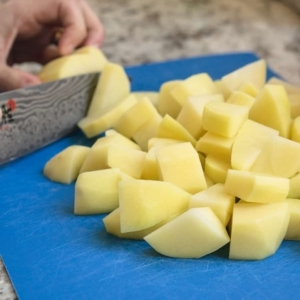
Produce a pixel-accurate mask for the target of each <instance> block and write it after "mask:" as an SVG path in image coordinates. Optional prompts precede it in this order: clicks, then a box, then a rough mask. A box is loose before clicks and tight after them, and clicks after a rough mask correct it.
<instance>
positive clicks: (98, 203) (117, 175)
mask: <svg viewBox="0 0 300 300" xmlns="http://www.w3.org/2000/svg"><path fill="white" fill-rule="evenodd" d="M121 180H122V175H121V172H120V170H119V169H108V170H100V171H93V172H86V173H82V174H80V175H79V177H78V179H77V181H76V185H75V203H74V213H75V214H76V215H92V214H102V213H108V212H111V211H113V210H114V209H116V208H117V207H118V206H119V197H118V182H119V181H121Z"/></svg>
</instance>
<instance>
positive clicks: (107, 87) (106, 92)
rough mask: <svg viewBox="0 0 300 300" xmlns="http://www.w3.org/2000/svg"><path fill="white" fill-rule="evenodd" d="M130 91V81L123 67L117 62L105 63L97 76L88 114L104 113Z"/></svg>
mask: <svg viewBox="0 0 300 300" xmlns="http://www.w3.org/2000/svg"><path fill="white" fill-rule="evenodd" d="M129 93H130V82H129V79H128V77H127V75H126V73H125V71H124V68H123V67H122V66H120V65H118V64H113V63H107V64H106V65H105V66H104V68H103V70H102V73H101V76H100V77H99V81H98V84H97V86H96V90H95V92H94V95H93V98H92V100H91V103H90V106H89V109H88V113H87V115H88V116H91V115H99V114H105V113H107V112H109V111H110V110H111V109H112V108H113V107H115V106H116V105H117V104H118V103H119V102H120V101H122V100H124V98H126V97H127V96H129Z"/></svg>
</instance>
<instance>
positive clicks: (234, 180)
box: [225, 170, 290, 203]
mask: <svg viewBox="0 0 300 300" xmlns="http://www.w3.org/2000/svg"><path fill="white" fill-rule="evenodd" d="M289 189H290V182H289V180H288V179H287V178H281V177H275V176H268V175H265V174H260V173H252V172H248V171H237V170H229V171H228V174H227V178H226V181H225V191H227V192H228V193H230V194H232V195H234V196H236V197H238V198H241V199H243V200H245V201H247V202H257V203H272V202H281V201H284V200H285V199H286V197H287V195H288V193H289Z"/></svg>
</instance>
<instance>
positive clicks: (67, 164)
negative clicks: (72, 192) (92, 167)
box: [44, 145, 90, 184]
mask: <svg viewBox="0 0 300 300" xmlns="http://www.w3.org/2000/svg"><path fill="white" fill-rule="evenodd" d="M89 153H90V148H89V147H85V146H79V145H74V146H69V147H68V148H66V149H64V150H63V151H61V152H60V153H58V154H57V155H55V156H54V157H52V158H51V159H50V160H49V161H48V162H47V163H46V165H45V167H44V175H45V176H46V177H47V178H49V179H50V180H52V181H56V182H60V183H66V184H68V183H71V182H73V181H74V180H75V179H76V178H77V176H78V175H79V171H80V169H81V167H82V164H83V163H84V161H85V159H86V157H87V156H88V154H89Z"/></svg>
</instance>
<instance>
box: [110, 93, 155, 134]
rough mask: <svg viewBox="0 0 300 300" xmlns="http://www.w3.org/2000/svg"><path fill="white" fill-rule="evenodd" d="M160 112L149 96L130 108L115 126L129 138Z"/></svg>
mask: <svg viewBox="0 0 300 300" xmlns="http://www.w3.org/2000/svg"><path fill="white" fill-rule="evenodd" d="M158 116H159V115H158V112H157V110H156V108H155V107H154V106H153V104H152V102H151V101H150V100H149V99H148V98H143V99H142V100H140V101H138V102H137V103H136V104H135V105H133V106H132V107H131V108H129V109H128V110H127V111H126V112H125V113H124V114H123V116H122V117H121V118H120V119H118V120H117V121H116V122H115V124H114V125H113V128H114V129H115V130H117V131H118V132H119V133H121V134H123V135H125V136H126V137H128V138H132V136H133V134H134V133H135V132H136V131H138V130H139V129H140V128H141V127H142V126H143V125H144V124H145V123H147V122H148V121H149V120H150V119H152V118H155V117H157V118H158Z"/></svg>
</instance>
